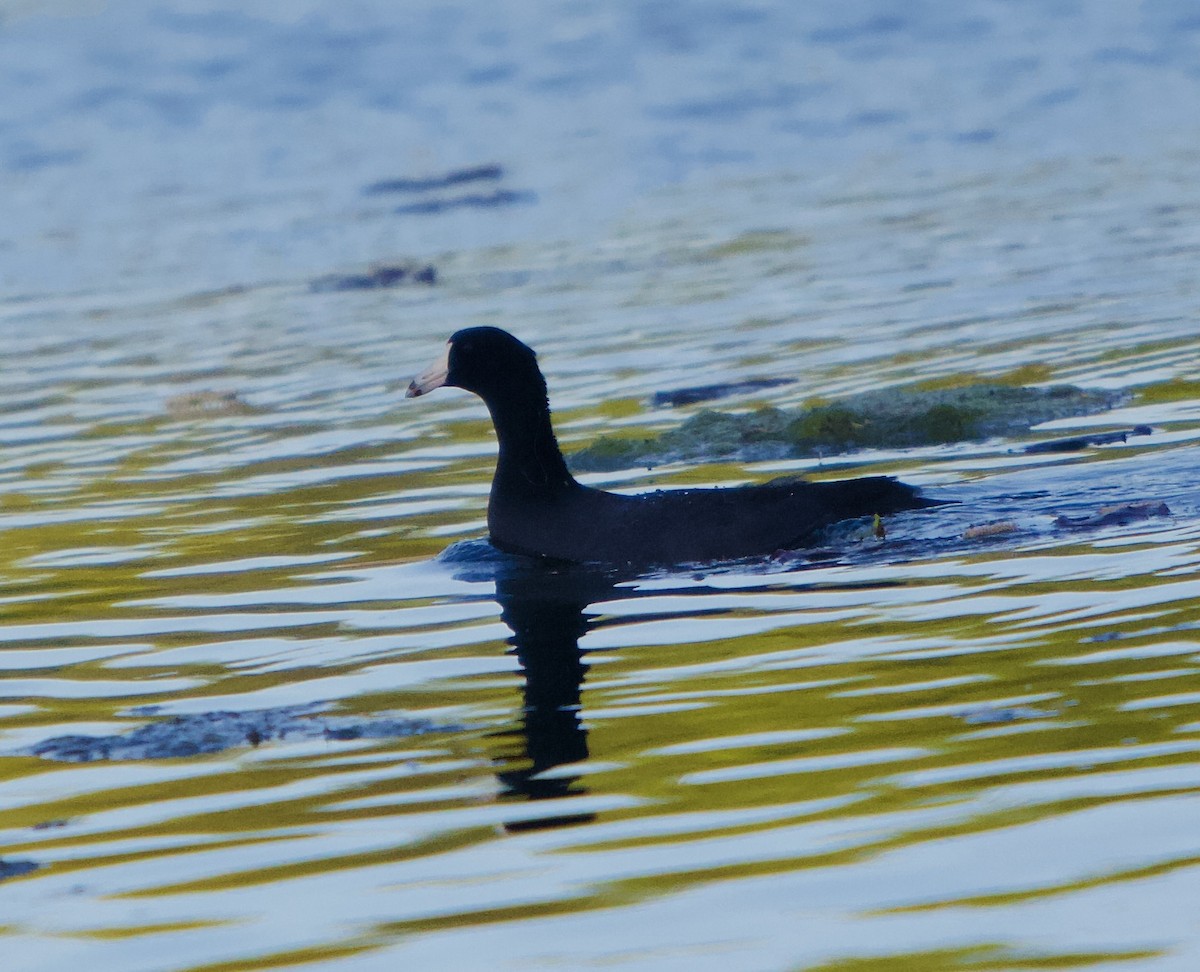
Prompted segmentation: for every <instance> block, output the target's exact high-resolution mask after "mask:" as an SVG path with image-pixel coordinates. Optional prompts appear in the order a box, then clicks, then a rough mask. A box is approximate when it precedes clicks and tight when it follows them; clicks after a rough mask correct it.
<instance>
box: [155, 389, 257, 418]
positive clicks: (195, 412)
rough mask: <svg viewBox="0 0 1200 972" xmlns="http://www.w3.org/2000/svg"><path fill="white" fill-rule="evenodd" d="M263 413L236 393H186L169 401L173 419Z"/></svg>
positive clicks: (169, 410) (168, 409)
mask: <svg viewBox="0 0 1200 972" xmlns="http://www.w3.org/2000/svg"><path fill="white" fill-rule="evenodd" d="M261 411H262V410H261V409H259V408H256V407H255V406H253V405H251V404H250V403H249V402H247V401H244V400H243V399H241V398H239V397H238V393H237V392H234V391H198V392H186V393H184V394H182V395H175V396H174V397H173V398H168V399H167V414H168V415H170V416H172V417H173V418H212V417H214V416H218V415H257V414H258V413H259V412H261Z"/></svg>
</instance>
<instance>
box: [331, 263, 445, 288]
mask: <svg viewBox="0 0 1200 972" xmlns="http://www.w3.org/2000/svg"><path fill="white" fill-rule="evenodd" d="M409 283H413V284H430V285H432V284H435V283H437V269H436V268H435V267H434V266H433V264H430V263H375V264H372V265H371V267H370V268H369V269H368V270H367V272H366V273H333V274H328V275H327V276H324V277H318V278H317V279H316V280H314V281H313V282H312V283H310V284H309V285H308V289H309V290H310V291H312V292H313V293H330V292H337V291H342V290H379V289H381V288H383V287H398V286H400V285H401V284H409Z"/></svg>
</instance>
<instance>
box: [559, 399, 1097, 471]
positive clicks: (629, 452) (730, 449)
mask: <svg viewBox="0 0 1200 972" xmlns="http://www.w3.org/2000/svg"><path fill="white" fill-rule="evenodd" d="M1119 398H1120V396H1119V395H1117V394H1114V393H1112V392H1106V391H1093V390H1088V389H1084V388H1076V387H1075V386H1073V385H1052V386H1049V387H1041V388H1029V387H1022V386H1014V385H1009V384H1003V383H995V382H987V383H979V382H977V383H976V384H973V385H957V384H956V385H953V386H951V387H939V388H923V387H907V388H885V389H881V390H879V391H872V392H865V393H863V394H861V395H857V396H855V397H854V398H848V399H842V400H839V401H836V402H819V403H814V404H810V405H808V406H804V407H801V408H796V409H781V408H771V407H765V408H759V409H756V410H754V411H751V412H721V411H715V410H712V409H705V410H704V411H701V412H698V413H696V414H695V415H693V416H692V417H691V418H689V419H688V420H687V421H686V422H684V423H683V424H682V425H680V426H679V427H678V428H675V429H670V430H668V431H666V432H663V433H661V434H654V435H643V436H602V437H601V438H599V439H598V440H596V442H594V443H593V444H592V445H590V446H588V447H587V448H586V449H583V450H581V451H579V452H576V453H574V454H573V455H571V456H570V457H569V459H568V462H569V463H570V465H571V467H572V468H573V469H575V470H578V471H580V472H593V471H605V470H612V469H628V468H632V467H634V466H654V465H659V464H662V463H667V462H681V461H709V460H712V459H736V460H738V461H742V462H753V461H759V460H764V459H789V458H804V457H810V456H828V455H836V454H839V453H845V452H852V451H854V450H855V449H878V448H912V447H916V446H925V445H943V444H946V443H950V442H963V441H969V440H978V439H986V438H991V437H993V436H1016V435H1022V434H1024V433H1026V432H1028V431H1029V429H1030V427H1031V426H1034V425H1037V424H1039V423H1041V422H1048V421H1051V420H1052V419H1061V418H1068V417H1071V416H1075V415H1088V414H1091V413H1093V412H1101V411H1104V410H1105V409H1108V408H1111V407H1112V406H1113V405H1114V404H1115V403H1116V401H1118V400H1119Z"/></svg>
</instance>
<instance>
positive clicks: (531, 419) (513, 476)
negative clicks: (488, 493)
mask: <svg viewBox="0 0 1200 972" xmlns="http://www.w3.org/2000/svg"><path fill="white" fill-rule="evenodd" d="M487 406H488V411H489V412H491V414H492V424H493V425H494V426H495V427H496V439H497V440H498V442H499V445H500V455H499V458H498V459H497V461H496V477H495V480H494V483H493V488H495V487H496V486H498V485H500V484H502V483H503V484H505V485H506V486H509V488H511V489H513V490H519V491H520V492H522V493H526V494H528V493H538V494H546V495H553V494H555V493H557V492H561V491H564V490H568V489H571V488H572V487H573V486H575V485H576V483H575V479H574V478H573V477H572V476H571V473H570V471H569V470H568V469H567V463H566V460H564V459H563V455H562V452H561V451H560V450H559V448H558V440H557V439H556V438H555V437H554V426H553V425H552V424H551V421H550V406H549V404H548V403H547V401H546V394H545V391H544V390H537V389H529V393H528V394H527V395H523V396H521V397H520V398H516V399H513V398H506V399H505V400H504V401H503V402H497V401H488V402H487Z"/></svg>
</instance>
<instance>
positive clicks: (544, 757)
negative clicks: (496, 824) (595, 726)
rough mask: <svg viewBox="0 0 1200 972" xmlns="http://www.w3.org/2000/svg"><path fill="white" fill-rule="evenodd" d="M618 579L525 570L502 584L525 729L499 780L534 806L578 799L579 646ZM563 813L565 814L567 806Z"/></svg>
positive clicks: (559, 818)
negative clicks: (519, 673)
mask: <svg viewBox="0 0 1200 972" xmlns="http://www.w3.org/2000/svg"><path fill="white" fill-rule="evenodd" d="M616 583H617V578H616V577H615V576H613V575H612V574H609V573H607V572H605V571H602V570H588V569H586V568H563V569H554V568H549V567H543V566H539V565H529V566H523V567H521V568H519V569H517V570H514V571H512V572H511V573H505V574H504V575H502V576H498V577H497V578H496V600H497V601H498V602H499V604H500V616H501V618H502V619H503V620H504V623H505V624H506V625H508V627H509V629H510V630H511V631H512V637H511V638H509V644H510V645H512V651H513V653H515V654H516V656H517V660H518V661H519V662H520V665H521V671H522V673H523V676H524V684H523V686H522V692H523V703H524V704H523V706H522V710H521V719H520V725H519V726H517V727H515V728H513V729H511V730H508V731H505V732H502V733H500V734H499V737H500V738H501V739H503V741H504V743H505V746H504V748H503V749H502V751H501V753H500V754H499V756H498V769H497V776H498V777H499V779H500V781H501V782H502V783H503V784H504V786H505V788H506V790H507V791H508V792H509V793H510V794H513V795H515V796H520V797H523V798H526V799H529V800H546V799H557V798H562V797H570V796H576V795H580V794H583V793H585V792H586V790H585V789H584V788H583V787H582V786H580V784H579V780H580V776H579V775H578V774H573V773H571V772H569V771H566V772H564V771H563V770H562V769H560V767H569V766H571V765H572V764H575V763H580V762H582V761H584V760H586V759H587V758H588V742H587V730H586V729H585V728H584V727H583V723H582V719H581V702H580V695H581V688H582V685H583V680H584V677H585V676H586V674H587V664H586V662H585V661H584V653H583V651H582V650H581V649H580V647H579V642H580V639H581V638H582V637H583V636H584V634H586V633H587V632H588V631H589V630H590V629H591V628H592V627H593V626H594V625H595V623H596V617H595V613H594V612H589V608H590V607H591V606H592V605H594V604H597V603H600V602H603V601H605V600H609V599H611V598H612V597H613V593H614V589H615V586H616ZM564 810H567V808H565V807H564ZM593 816H594V815H593V814H590V813H585V814H572V813H570V812H569V810H567V812H564V813H563V814H555V815H554V816H552V817H541V818H539V819H535V820H525V821H513V822H511V823H509V824H508V825H506V826H507V829H509V830H522V829H529V828H532V827H547V826H562V825H566V824H572V823H583V822H587V821H588V820H591V819H593Z"/></svg>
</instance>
